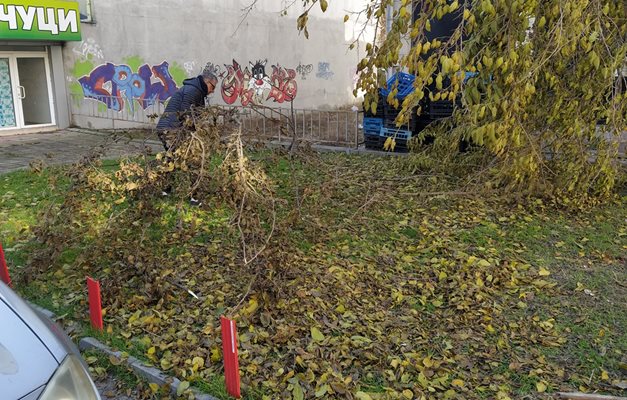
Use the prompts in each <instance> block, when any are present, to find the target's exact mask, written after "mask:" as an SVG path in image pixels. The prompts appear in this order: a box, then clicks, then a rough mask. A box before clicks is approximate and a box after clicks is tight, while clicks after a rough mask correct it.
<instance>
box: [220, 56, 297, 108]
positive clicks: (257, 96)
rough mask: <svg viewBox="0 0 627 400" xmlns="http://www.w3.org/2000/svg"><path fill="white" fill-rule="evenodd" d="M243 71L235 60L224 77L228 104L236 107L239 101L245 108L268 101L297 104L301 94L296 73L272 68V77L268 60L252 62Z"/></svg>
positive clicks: (223, 94) (223, 90) (228, 66)
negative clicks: (235, 104)
mask: <svg viewBox="0 0 627 400" xmlns="http://www.w3.org/2000/svg"><path fill="white" fill-rule="evenodd" d="M248 64H249V66H250V69H249V68H248V67H246V68H244V70H242V68H241V66H240V64H239V63H238V62H237V61H235V60H233V63H232V64H231V65H226V64H225V67H226V72H225V73H223V74H222V76H221V77H222V78H223V79H222V87H221V89H222V100H224V102H225V103H226V104H234V103H235V102H236V101H237V100H238V99H239V101H240V102H241V104H242V105H243V106H248V105H249V104H254V105H259V104H263V102H265V101H267V100H270V99H272V100H274V102H276V103H283V102H285V101H288V102H289V101H293V100H294V98H295V97H296V94H297V93H298V85H297V84H296V79H295V78H296V71H295V70H293V69H286V68H283V67H281V66H279V65H278V64H277V65H273V66H272V75H271V76H268V74H267V73H266V69H265V67H266V64H267V60H264V61H257V62H255V63H254V64H253V63H252V62H249V63H248Z"/></svg>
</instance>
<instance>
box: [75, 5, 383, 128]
mask: <svg viewBox="0 0 627 400" xmlns="http://www.w3.org/2000/svg"><path fill="white" fill-rule="evenodd" d="M250 3H251V0H152V1H150V2H148V1H137V0H134V1H131V0H92V7H93V20H94V23H93V24H87V23H84V24H82V36H83V41H82V42H76V43H68V44H67V45H66V47H65V49H64V62H65V67H66V68H65V70H66V73H67V74H68V76H67V77H66V78H67V81H68V87H69V91H70V92H71V93H72V99H73V101H72V104H73V108H74V109H80V108H85V107H86V104H85V103H90V102H91V103H94V102H95V103H98V104H97V107H95V108H97V109H98V110H99V112H104V111H105V110H106V111H107V112H108V113H116V112H130V113H131V114H133V113H141V112H143V109H144V107H146V106H147V105H148V104H149V103H150V102H145V101H144V102H142V101H141V100H142V99H143V98H145V97H146V96H148V97H150V96H153V97H154V96H157V98H158V99H159V100H160V101H162V100H165V99H167V98H168V97H169V96H170V95H171V93H172V90H173V88H172V81H174V83H175V84H176V85H177V86H180V83H181V80H182V79H183V78H184V77H189V76H195V75H198V74H199V73H200V72H201V71H202V69H203V68H204V67H205V66H206V65H207V63H212V64H214V65H215V66H217V67H218V68H219V69H218V72H219V75H220V76H219V83H218V88H217V89H216V92H215V93H214V95H213V96H212V97H211V102H212V103H218V104H224V103H225V99H226V103H230V102H232V103H233V104H234V105H240V104H241V102H242V96H234V97H237V99H236V100H234V98H230V97H229V95H231V94H233V91H234V90H236V91H237V90H239V91H238V93H240V94H241V92H245V90H246V89H247V86H248V81H247V80H246V81H242V80H240V81H241V84H240V85H239V86H238V85H235V86H232V85H231V83H233V78H234V77H235V76H236V75H237V71H236V70H231V71H230V70H229V67H233V65H234V64H233V61H236V62H237V63H238V64H239V65H240V67H241V70H242V73H245V72H246V69H248V70H250V64H249V63H251V62H252V63H253V64H254V63H255V62H256V61H257V60H262V61H264V60H267V64H266V66H265V73H266V75H267V76H268V78H269V79H270V81H271V82H272V84H273V86H274V87H275V88H276V89H278V90H279V92H276V91H275V92H274V93H271V89H267V88H266V89H265V91H264V92H263V93H261V91H260V92H259V93H260V95H259V96H257V97H255V99H254V101H257V102H259V103H263V104H264V105H266V106H272V107H274V106H283V107H289V100H290V98H291V97H294V107H295V108H334V107H342V106H347V105H351V104H354V103H355V102H356V101H357V100H356V99H355V98H354V96H353V94H352V91H353V88H354V84H355V79H356V77H355V67H356V65H357V63H358V62H359V60H360V58H361V57H363V56H364V51H365V50H364V49H365V46H364V45H363V40H370V39H371V38H372V37H373V35H374V27H372V26H366V27H365V30H363V33H362V29H363V28H364V26H363V17H362V21H356V20H355V19H356V14H352V13H353V12H358V11H360V10H361V9H363V8H364V7H365V4H367V3H368V0H334V1H330V2H329V8H328V9H327V12H326V13H322V12H321V10H320V9H319V6H318V5H316V6H315V7H314V9H313V10H312V13H311V15H310V18H309V24H308V29H309V35H310V36H309V40H307V39H306V38H305V37H304V35H303V34H299V33H298V31H297V29H296V20H297V18H298V16H299V15H300V14H301V13H302V12H303V7H302V3H301V2H292V1H285V0H259V1H258V2H257V4H256V6H255V7H254V9H252V10H251V12H250V13H249V14H248V16H247V17H246V18H245V19H244V18H243V17H244V13H245V12H244V11H243V10H244V9H245V8H246V7H247V6H248V5H250ZM290 3H293V5H292V6H291V7H289V8H288V12H287V15H281V11H282V10H283V9H284V7H285V6H286V5H287V4H290ZM346 14H350V15H351V19H350V20H349V22H348V23H344V15H346ZM240 23H241V25H240ZM360 34H361V37H360ZM358 38H361V39H362V42H361V45H359V46H356V47H355V49H353V50H349V44H350V43H351V42H353V41H354V40H356V39H358ZM164 61H165V62H166V63H167V64H162V63H163V62H164ZM108 63H110V65H108V66H107V64H108ZM103 65H104V67H103ZM143 65H147V66H148V68H147V69H146V68H144V69H143V73H140V72H141V71H140V69H141V67H142V66H143ZM159 65H161V67H160V68H157V72H156V73H155V72H154V71H155V70H153V69H152V67H153V66H159ZM273 66H277V69H276V73H275V74H274V75H275V76H274V77H273V70H274V68H273ZM279 66H280V68H278V67H279ZM164 70H167V72H169V75H170V76H171V77H172V79H171V80H170V79H168V78H167V76H165V77H164V75H163V71H164ZM112 71H115V72H114V73H115V74H117V75H115V76H113V77H112V75H111V74H112ZM147 71H149V72H147ZM150 72H152V73H150ZM229 72H230V74H229ZM120 73H121V74H122V75H120ZM129 73H130V74H131V77H130V78H133V79H134V80H135V82H136V83H135V84H134V85H133V83H132V81H131V80H124V79H120V76H126V75H128V74H129ZM133 74H136V75H133ZM158 75H160V76H158ZM166 75H167V74H166ZM281 75H283V76H281ZM292 76H293V78H292ZM127 77H128V76H127ZM146 77H148V78H147V79H148V80H147V79H146ZM130 78H129V79H130ZM273 78H277V79H273ZM116 82H117V83H116ZM159 83H161V86H160V85H159ZM281 91H282V92H283V93H280V92H281ZM223 92H224V96H223ZM106 93H109V94H111V95H113V96H118V97H119V100H120V101H113V102H112V101H109V102H101V101H100V102H99V101H98V100H93V99H89V97H90V96H91V97H93V96H94V95H95V94H96V95H97V94H106ZM142 96H144V97H142ZM244 97H245V96H244ZM86 98H87V99H86ZM129 99H134V101H132V102H131V101H129ZM245 101H246V100H245ZM132 103H134V104H132ZM90 106H91V107H92V108H94V106H93V105H90ZM147 108H148V107H147ZM124 109H125V110H124ZM79 114H80V113H79ZM75 120H76V118H75ZM81 121H82V123H81V124H85V119H84V118H82V119H81ZM87 122H89V121H87Z"/></svg>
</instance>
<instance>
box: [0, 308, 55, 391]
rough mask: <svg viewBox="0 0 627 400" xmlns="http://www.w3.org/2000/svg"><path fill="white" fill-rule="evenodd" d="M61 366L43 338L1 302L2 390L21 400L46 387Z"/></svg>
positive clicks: (0, 351) (0, 353) (0, 372)
mask: <svg viewBox="0 0 627 400" xmlns="http://www.w3.org/2000/svg"><path fill="white" fill-rule="evenodd" d="M58 367H59V363H58V362H57V360H56V358H54V356H53V355H52V353H51V352H50V351H49V350H48V348H47V347H46V346H45V345H44V343H43V342H42V341H41V340H40V338H39V337H38V336H37V335H35V333H34V332H33V331H32V330H31V328H30V327H29V326H28V325H26V323H25V322H24V321H23V320H22V318H20V317H19V316H18V315H17V314H16V313H15V312H14V310H13V309H12V308H11V307H9V305H8V304H7V303H6V302H5V301H2V298H0V388H2V396H3V398H6V399H19V398H21V397H24V396H26V395H27V394H29V393H31V392H32V391H34V390H35V389H38V388H40V387H41V386H43V385H45V384H46V383H47V382H48V380H49V379H50V378H51V377H52V375H53V374H54V371H55V370H56V369H57V368H58Z"/></svg>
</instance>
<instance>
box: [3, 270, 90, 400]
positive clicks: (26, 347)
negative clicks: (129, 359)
mask: <svg viewBox="0 0 627 400" xmlns="http://www.w3.org/2000/svg"><path fill="white" fill-rule="evenodd" d="M0 392H1V395H0V397H2V400H17V399H20V400H21V399H26V400H34V399H39V400H74V399H76V400H100V396H99V395H98V390H97V389H96V386H95V385H94V382H93V381H92V379H91V377H90V376H89V372H88V370H87V364H85V361H84V360H83V359H82V358H81V355H80V352H79V351H78V349H77V348H76V346H75V345H74V344H73V343H72V341H71V340H70V339H69V338H68V337H67V335H66V334H65V333H64V332H63V330H61V328H59V326H58V325H57V324H55V323H54V322H52V321H51V320H50V319H48V318H47V317H46V316H44V315H43V314H42V313H41V312H40V311H37V310H35V309H34V308H32V307H30V306H29V305H28V304H27V303H26V302H25V301H24V300H22V299H21V298H20V297H19V296H18V295H17V294H16V293H15V292H14V291H13V290H11V289H10V288H9V287H8V286H7V285H5V284H4V283H3V282H1V281H0Z"/></svg>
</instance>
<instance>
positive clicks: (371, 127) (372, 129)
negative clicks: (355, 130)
mask: <svg viewBox="0 0 627 400" xmlns="http://www.w3.org/2000/svg"><path fill="white" fill-rule="evenodd" d="M382 126H383V118H364V132H367V133H372V134H375V135H378V134H379V132H380V131H381V127H382Z"/></svg>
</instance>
